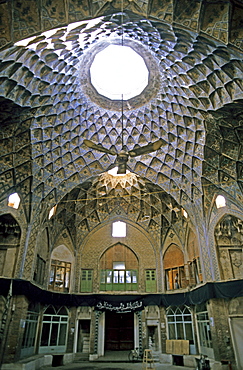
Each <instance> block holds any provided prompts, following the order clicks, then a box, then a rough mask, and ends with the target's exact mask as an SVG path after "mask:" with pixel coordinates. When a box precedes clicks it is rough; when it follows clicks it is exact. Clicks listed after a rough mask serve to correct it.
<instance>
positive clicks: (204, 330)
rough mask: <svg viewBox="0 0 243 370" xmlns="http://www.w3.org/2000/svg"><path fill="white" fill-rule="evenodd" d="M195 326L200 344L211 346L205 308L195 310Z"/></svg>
mask: <svg viewBox="0 0 243 370" xmlns="http://www.w3.org/2000/svg"><path fill="white" fill-rule="evenodd" d="M197 326H198V333H199V343H200V346H201V347H208V348H212V337H211V330H210V324H209V318H208V312H207V310H205V311H201V312H197Z"/></svg>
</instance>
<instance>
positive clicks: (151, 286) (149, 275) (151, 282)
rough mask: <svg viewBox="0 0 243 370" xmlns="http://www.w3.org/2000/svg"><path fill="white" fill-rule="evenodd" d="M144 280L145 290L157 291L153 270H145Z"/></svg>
mask: <svg viewBox="0 0 243 370" xmlns="http://www.w3.org/2000/svg"><path fill="white" fill-rule="evenodd" d="M145 281H146V292H156V291H157V283H156V271H155V270H146V271H145Z"/></svg>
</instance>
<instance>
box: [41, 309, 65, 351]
mask: <svg viewBox="0 0 243 370" xmlns="http://www.w3.org/2000/svg"><path fill="white" fill-rule="evenodd" d="M67 327H68V312H67V309H66V308H65V307H61V308H60V309H58V310H56V309H55V308H54V307H53V306H49V307H47V309H46V310H45V312H44V315H43V321H42V331H41V341H40V348H39V353H48V352H54V351H55V352H57V353H58V352H65V350H66V342H67Z"/></svg>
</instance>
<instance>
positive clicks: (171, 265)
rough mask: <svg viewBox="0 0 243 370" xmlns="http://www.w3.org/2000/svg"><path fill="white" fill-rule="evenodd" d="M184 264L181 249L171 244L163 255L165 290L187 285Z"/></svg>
mask: <svg viewBox="0 0 243 370" xmlns="http://www.w3.org/2000/svg"><path fill="white" fill-rule="evenodd" d="M184 265H185V262H184V254H183V252H182V250H181V249H180V248H179V246H178V245H176V244H171V245H170V246H169V247H168V248H167V249H166V251H165V253H164V256H163V266H164V272H165V284H166V290H174V289H180V288H185V287H186V286H187V285H188V282H187V280H186V276H185V266H184Z"/></svg>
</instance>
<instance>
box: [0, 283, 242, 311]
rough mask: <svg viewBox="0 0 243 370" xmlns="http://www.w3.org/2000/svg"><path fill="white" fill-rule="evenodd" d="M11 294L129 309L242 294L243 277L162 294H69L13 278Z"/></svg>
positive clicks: (4, 290)
mask: <svg viewBox="0 0 243 370" xmlns="http://www.w3.org/2000/svg"><path fill="white" fill-rule="evenodd" d="M10 283H11V279H7V278H0V295H3V296H5V297H6V296H7V294H8V292H9V288H10ZM12 283H13V284H12V294H13V295H24V296H25V297H27V298H28V299H29V301H30V302H39V303H42V304H52V305H54V306H69V307H78V306H90V307H95V308H96V309H97V310H110V311H117V312H118V311H119V312H128V311H136V310H141V309H142V308H143V307H145V306H153V305H157V306H164V307H168V306H179V305H188V306H192V305H196V304H201V303H203V302H206V301H208V300H209V299H212V298H224V299H227V298H235V297H242V296H243V279H241V280H233V281H227V282H209V283H205V284H204V285H201V286H200V287H197V288H194V289H192V290H190V291H187V292H174V293H167V294H165V293H163V294H124V295H122V294H115V292H114V293H112V294H69V293H58V292H51V291H49V290H44V289H41V288H40V287H38V286H36V285H35V284H33V283H31V282H30V281H27V280H21V279H12Z"/></svg>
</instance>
